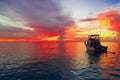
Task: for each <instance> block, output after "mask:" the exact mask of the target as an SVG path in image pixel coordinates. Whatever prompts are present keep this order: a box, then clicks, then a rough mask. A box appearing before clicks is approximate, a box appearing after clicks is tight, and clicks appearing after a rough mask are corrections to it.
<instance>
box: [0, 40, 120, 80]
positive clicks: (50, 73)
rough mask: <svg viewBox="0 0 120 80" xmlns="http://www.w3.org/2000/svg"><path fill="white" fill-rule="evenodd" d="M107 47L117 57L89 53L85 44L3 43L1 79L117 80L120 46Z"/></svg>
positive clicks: (107, 43) (0, 44)
mask: <svg viewBox="0 0 120 80" xmlns="http://www.w3.org/2000/svg"><path fill="white" fill-rule="evenodd" d="M103 44H104V45H106V46H108V50H109V51H115V52H116V54H111V53H107V54H96V53H95V54H94V53H93V52H88V53H87V54H86V52H85V51H86V49H85V46H84V43H82V42H40V43H0V80H87V79H88V80H92V79H94V80H117V79H119V78H120V75H119V74H120V58H119V56H120V54H119V53H120V45H119V43H116V42H106V43H103Z"/></svg>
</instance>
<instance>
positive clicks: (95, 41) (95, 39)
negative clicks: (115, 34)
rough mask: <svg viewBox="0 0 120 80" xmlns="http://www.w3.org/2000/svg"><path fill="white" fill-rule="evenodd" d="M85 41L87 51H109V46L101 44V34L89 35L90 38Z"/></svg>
mask: <svg viewBox="0 0 120 80" xmlns="http://www.w3.org/2000/svg"><path fill="white" fill-rule="evenodd" d="M84 43H85V46H86V49H87V51H92V52H96V53H104V52H107V48H108V47H107V46H103V45H101V42H100V35H99V34H93V35H88V40H87V41H86V42H84Z"/></svg>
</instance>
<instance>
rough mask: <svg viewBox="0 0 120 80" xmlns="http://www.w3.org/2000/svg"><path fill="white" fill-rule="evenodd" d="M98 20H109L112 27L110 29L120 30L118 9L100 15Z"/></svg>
mask: <svg viewBox="0 0 120 80" xmlns="http://www.w3.org/2000/svg"><path fill="white" fill-rule="evenodd" d="M98 20H107V21H109V23H110V25H111V27H110V28H108V29H109V30H112V31H116V32H120V13H119V11H117V10H111V11H108V12H105V13H101V14H99V15H98Z"/></svg>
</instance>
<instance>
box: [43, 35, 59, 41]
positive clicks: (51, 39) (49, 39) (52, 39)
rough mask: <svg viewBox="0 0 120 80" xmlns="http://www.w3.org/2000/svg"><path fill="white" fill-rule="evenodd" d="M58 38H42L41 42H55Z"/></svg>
mask: <svg viewBox="0 0 120 80" xmlns="http://www.w3.org/2000/svg"><path fill="white" fill-rule="evenodd" d="M58 38H59V36H52V37H47V38H42V39H41V40H43V41H44V40H45V41H57V40H58Z"/></svg>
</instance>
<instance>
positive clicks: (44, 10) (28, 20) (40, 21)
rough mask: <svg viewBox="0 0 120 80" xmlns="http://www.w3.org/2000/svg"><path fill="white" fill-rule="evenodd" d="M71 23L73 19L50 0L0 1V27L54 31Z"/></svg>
mask: <svg viewBox="0 0 120 80" xmlns="http://www.w3.org/2000/svg"><path fill="white" fill-rule="evenodd" d="M1 17H2V18H1ZM3 20H4V22H3ZM71 24H74V21H73V20H72V19H71V18H70V17H69V16H67V15H64V14H62V12H61V9H60V7H59V6H58V5H56V4H55V3H54V2H53V1H52V0H1V1H0V27H1V25H5V26H6V27H9V28H12V27H14V28H21V32H22V30H32V29H35V30H36V32H45V33H49V32H54V33H56V32H57V31H59V30H62V29H64V28H65V27H66V26H69V25H71ZM41 28H42V29H41ZM12 29H13V28H12ZM13 31H14V29H13ZM18 37H19V36H18Z"/></svg>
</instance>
